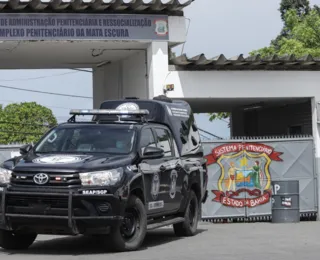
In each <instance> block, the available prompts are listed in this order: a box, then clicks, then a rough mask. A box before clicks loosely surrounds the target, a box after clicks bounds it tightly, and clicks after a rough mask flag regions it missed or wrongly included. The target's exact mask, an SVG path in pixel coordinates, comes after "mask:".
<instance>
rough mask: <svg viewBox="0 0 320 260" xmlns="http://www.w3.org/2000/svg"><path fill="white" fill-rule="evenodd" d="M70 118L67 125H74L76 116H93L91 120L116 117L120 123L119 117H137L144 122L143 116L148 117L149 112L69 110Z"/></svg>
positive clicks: (143, 110)
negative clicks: (100, 116)
mask: <svg viewBox="0 0 320 260" xmlns="http://www.w3.org/2000/svg"><path fill="white" fill-rule="evenodd" d="M70 115H72V117H70V118H69V119H68V123H75V122H76V116H86V115H92V116H94V118H93V120H94V119H95V117H96V116H99V115H102V116H118V121H119V122H120V121H121V120H120V118H121V117H126V116H137V117H139V118H140V120H141V121H146V120H145V116H147V115H149V111H148V110H146V109H140V110H131V111H130V110H117V109H71V110H70Z"/></svg>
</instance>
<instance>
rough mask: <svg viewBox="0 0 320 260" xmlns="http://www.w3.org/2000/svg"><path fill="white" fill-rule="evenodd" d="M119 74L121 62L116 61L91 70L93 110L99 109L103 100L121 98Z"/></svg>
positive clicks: (120, 78) (120, 76) (120, 77)
mask: <svg viewBox="0 0 320 260" xmlns="http://www.w3.org/2000/svg"><path fill="white" fill-rule="evenodd" d="M121 73H122V64H121V61H116V62H113V63H110V64H106V65H103V66H101V67H98V68H94V69H93V73H92V80H93V84H92V90H93V108H99V107H100V104H101V103H102V102H103V101H104V100H107V99H118V98H120V97H121V89H122V75H121Z"/></svg>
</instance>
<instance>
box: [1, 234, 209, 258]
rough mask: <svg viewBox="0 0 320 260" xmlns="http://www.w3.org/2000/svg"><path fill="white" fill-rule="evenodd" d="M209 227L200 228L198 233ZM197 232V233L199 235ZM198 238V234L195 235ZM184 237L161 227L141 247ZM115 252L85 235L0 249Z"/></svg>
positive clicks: (50, 252) (43, 252) (48, 252)
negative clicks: (23, 247) (22, 247)
mask: <svg viewBox="0 0 320 260" xmlns="http://www.w3.org/2000/svg"><path fill="white" fill-rule="evenodd" d="M204 231H207V229H201V228H199V229H198V234H200V233H202V232H204ZM198 234H197V235H198ZM194 238H195V239H196V236H195V237H194ZM180 239H184V237H177V236H176V235H175V234H174V232H173V230H172V229H160V230H156V231H151V232H148V234H147V236H146V238H145V242H144V243H143V245H142V247H141V249H140V250H139V251H142V250H147V249H149V248H152V247H157V246H160V245H162V244H170V243H173V242H174V241H177V240H180ZM104 253H113V252H109V251H107V250H105V249H103V248H102V247H101V245H100V244H99V242H98V240H97V238H94V237H85V236H73V237H72V236H70V237H59V238H53V239H48V240H42V241H36V242H35V243H34V244H33V245H32V246H31V247H30V248H29V249H28V250H17V251H5V250H2V249H0V254H6V255H14V254H28V255H72V256H78V255H94V254H104Z"/></svg>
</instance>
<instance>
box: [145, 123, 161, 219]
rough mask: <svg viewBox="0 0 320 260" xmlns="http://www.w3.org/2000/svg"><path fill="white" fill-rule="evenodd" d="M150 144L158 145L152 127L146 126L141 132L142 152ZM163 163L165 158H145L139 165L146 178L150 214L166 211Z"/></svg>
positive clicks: (147, 203)
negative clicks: (161, 168)
mask: <svg viewBox="0 0 320 260" xmlns="http://www.w3.org/2000/svg"><path fill="white" fill-rule="evenodd" d="M148 146H151V147H152V146H153V147H156V141H155V137H154V134H153V132H152V130H151V128H150V127H145V128H143V129H142V130H141V133H140V141H139V150H140V151H139V152H140V154H143V151H144V149H145V148H146V147H148ZM163 163H164V159H163V158H161V159H144V160H143V161H142V162H141V163H140V165H139V168H140V171H141V173H142V175H143V179H144V192H145V198H146V203H145V204H146V210H147V213H148V215H157V214H159V213H163V212H164V211H165V200H166V190H165V189H166V188H165V185H164V184H165V183H164V181H165V179H164V175H163V172H162V171H161V170H160V167H161V165H163Z"/></svg>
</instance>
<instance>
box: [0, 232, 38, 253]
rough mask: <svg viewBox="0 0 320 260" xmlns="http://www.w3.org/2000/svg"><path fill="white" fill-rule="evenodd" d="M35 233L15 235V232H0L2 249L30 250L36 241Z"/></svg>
mask: <svg viewBox="0 0 320 260" xmlns="http://www.w3.org/2000/svg"><path fill="white" fill-rule="evenodd" d="M36 238H37V234H35V233H15V232H13V231H7V230H0V247H2V248H3V249H6V250H24V249H28V248H29V247H30V246H31V245H32V244H33V242H34V241H35V240H36Z"/></svg>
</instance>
